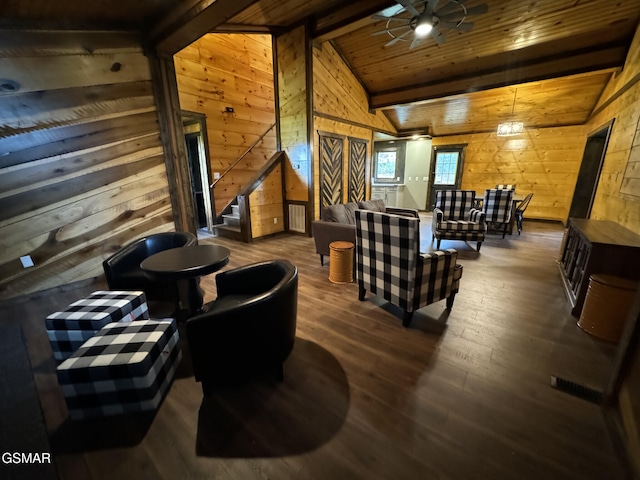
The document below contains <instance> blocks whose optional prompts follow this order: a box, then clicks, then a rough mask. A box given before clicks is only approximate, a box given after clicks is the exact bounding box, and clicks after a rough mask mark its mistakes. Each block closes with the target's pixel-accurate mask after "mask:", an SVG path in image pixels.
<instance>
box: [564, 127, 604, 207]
mask: <svg viewBox="0 0 640 480" xmlns="http://www.w3.org/2000/svg"><path fill="white" fill-rule="evenodd" d="M612 127H613V122H611V123H609V124H607V125H605V126H604V127H602V128H600V129H599V130H598V131H596V132H595V133H593V134H592V135H589V136H588V137H587V143H586V145H585V147H584V153H583V154H582V163H581V164H580V171H579V172H578V179H577V180H576V188H575V190H574V191H573V199H572V200H571V207H570V208H569V218H589V217H590V216H591V208H592V207H593V200H594V199H595V196H596V188H597V187H598V179H599V178H600V171H601V170H602V163H603V161H604V155H605V153H606V151H607V143H608V141H609V133H610V132H611V128H612Z"/></svg>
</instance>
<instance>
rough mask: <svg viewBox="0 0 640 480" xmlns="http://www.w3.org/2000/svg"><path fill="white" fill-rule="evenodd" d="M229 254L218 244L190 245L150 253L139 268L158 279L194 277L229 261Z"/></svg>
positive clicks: (205, 273)
mask: <svg viewBox="0 0 640 480" xmlns="http://www.w3.org/2000/svg"><path fill="white" fill-rule="evenodd" d="M230 254H231V252H230V251H229V249H228V248H226V247H222V246H220V245H190V246H188V247H178V248H171V249H169V250H164V251H162V252H158V253H156V254H154V255H151V256H150V257H148V258H146V259H144V260H143V261H142V263H141V264H140V268H142V270H144V271H145V273H146V274H147V275H149V276H151V277H153V278H156V279H158V280H180V279H186V278H195V277H200V276H202V275H208V274H209V273H213V272H215V271H217V270H220V269H221V268H222V267H224V266H225V265H226V264H227V263H229V255H230Z"/></svg>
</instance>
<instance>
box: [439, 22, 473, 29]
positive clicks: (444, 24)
mask: <svg viewBox="0 0 640 480" xmlns="http://www.w3.org/2000/svg"><path fill="white" fill-rule="evenodd" d="M438 26H440V27H445V28H450V29H452V30H459V31H461V32H470V31H471V29H472V28H473V22H462V23H458V22H445V21H442V20H440V22H438Z"/></svg>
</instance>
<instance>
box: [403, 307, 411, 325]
mask: <svg viewBox="0 0 640 480" xmlns="http://www.w3.org/2000/svg"><path fill="white" fill-rule="evenodd" d="M412 318H413V312H408V311H407V310H405V311H404V313H403V314H402V326H403V327H408V326H409V325H410V324H411V319H412Z"/></svg>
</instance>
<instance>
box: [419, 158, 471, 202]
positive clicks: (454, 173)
mask: <svg viewBox="0 0 640 480" xmlns="http://www.w3.org/2000/svg"><path fill="white" fill-rule="evenodd" d="M462 153H463V147H461V146H444V147H437V148H436V147H434V148H433V154H432V156H431V181H430V182H429V192H428V193H427V195H428V200H429V202H428V203H427V209H428V210H433V207H434V205H435V203H436V192H437V191H438V190H456V189H459V188H460V182H461V179H462Z"/></svg>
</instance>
